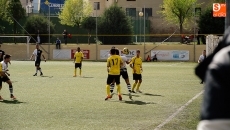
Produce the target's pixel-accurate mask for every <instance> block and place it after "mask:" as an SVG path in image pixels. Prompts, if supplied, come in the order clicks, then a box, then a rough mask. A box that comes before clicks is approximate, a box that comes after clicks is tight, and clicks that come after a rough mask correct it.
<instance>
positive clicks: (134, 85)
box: [132, 83, 137, 91]
mask: <svg viewBox="0 0 230 130" xmlns="http://www.w3.org/2000/svg"><path fill="white" fill-rule="evenodd" d="M136 85H137V84H136V83H134V84H133V87H132V91H134V89H135V87H136Z"/></svg>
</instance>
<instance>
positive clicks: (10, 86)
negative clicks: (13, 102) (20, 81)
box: [9, 85, 13, 95]
mask: <svg viewBox="0 0 230 130" xmlns="http://www.w3.org/2000/svg"><path fill="white" fill-rule="evenodd" d="M9 90H10V94H11V95H13V86H12V85H9Z"/></svg>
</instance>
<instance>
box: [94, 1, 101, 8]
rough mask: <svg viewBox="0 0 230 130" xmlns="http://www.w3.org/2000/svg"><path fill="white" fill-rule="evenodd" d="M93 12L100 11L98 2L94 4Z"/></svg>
mask: <svg viewBox="0 0 230 130" xmlns="http://www.w3.org/2000/svg"><path fill="white" fill-rule="evenodd" d="M94 10H100V2H94Z"/></svg>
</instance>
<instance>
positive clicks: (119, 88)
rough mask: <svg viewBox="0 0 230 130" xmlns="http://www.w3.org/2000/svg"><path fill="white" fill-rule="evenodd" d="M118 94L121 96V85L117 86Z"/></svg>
mask: <svg viewBox="0 0 230 130" xmlns="http://www.w3.org/2000/svg"><path fill="white" fill-rule="evenodd" d="M117 94H118V95H121V86H120V84H117Z"/></svg>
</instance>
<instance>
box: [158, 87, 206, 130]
mask: <svg viewBox="0 0 230 130" xmlns="http://www.w3.org/2000/svg"><path fill="white" fill-rule="evenodd" d="M203 92H204V90H202V91H201V92H200V93H198V94H197V95H196V96H194V97H193V98H192V99H190V100H189V101H188V102H187V103H185V104H184V105H183V106H181V107H180V108H179V109H178V110H177V111H176V112H174V113H173V114H172V115H171V116H170V117H168V118H167V119H166V120H165V121H164V122H162V123H161V124H160V125H158V126H157V127H156V128H155V129H154V130H160V129H161V128H162V127H163V126H164V125H165V124H167V123H168V122H170V121H171V120H172V119H173V118H174V117H175V116H176V115H177V114H179V113H180V112H181V111H183V110H184V108H185V107H187V106H188V105H189V104H190V103H192V102H193V101H194V100H195V99H197V98H198V97H199V96H200V95H201V94H203Z"/></svg>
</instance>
